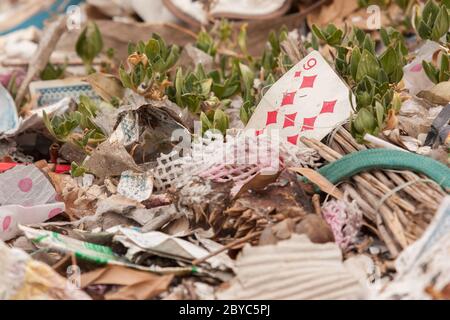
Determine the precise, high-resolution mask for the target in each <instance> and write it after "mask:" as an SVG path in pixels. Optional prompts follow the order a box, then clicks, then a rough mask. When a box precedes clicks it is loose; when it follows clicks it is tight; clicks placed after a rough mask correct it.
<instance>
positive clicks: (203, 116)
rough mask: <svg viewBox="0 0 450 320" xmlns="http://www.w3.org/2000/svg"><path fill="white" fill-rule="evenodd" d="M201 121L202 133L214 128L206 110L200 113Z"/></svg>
mask: <svg viewBox="0 0 450 320" xmlns="http://www.w3.org/2000/svg"><path fill="white" fill-rule="evenodd" d="M200 122H201V124H202V135H203V134H205V132H206V131H208V130H211V129H213V124H212V123H211V121H209V119H208V117H207V116H206V114H205V113H204V112H202V113H201V114H200Z"/></svg>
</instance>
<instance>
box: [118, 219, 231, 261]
mask: <svg viewBox="0 0 450 320" xmlns="http://www.w3.org/2000/svg"><path fill="white" fill-rule="evenodd" d="M120 232H121V233H122V234H123V235H124V236H125V239H123V237H121V236H116V237H115V240H117V241H120V242H122V243H123V244H124V245H125V246H127V245H128V246H130V245H131V244H130V243H129V241H131V242H132V244H135V245H136V246H138V247H139V248H141V250H143V251H148V252H151V253H153V254H155V255H158V256H161V257H167V258H172V259H179V260H183V261H189V262H190V261H192V260H195V259H202V258H204V257H206V256H207V255H208V254H209V253H210V252H209V251H208V250H206V249H204V248H202V247H200V246H197V245H195V244H193V243H191V242H189V241H186V240H183V239H180V238H177V237H174V236H171V235H168V234H165V233H162V232H158V231H151V232H147V233H141V232H139V231H136V230H133V229H130V228H120ZM133 251H134V250H133ZM207 262H208V263H210V265H211V266H212V267H213V268H217V267H220V266H224V263H223V259H221V258H217V257H212V258H210V259H208V260H207ZM225 267H230V265H227V266H225Z"/></svg>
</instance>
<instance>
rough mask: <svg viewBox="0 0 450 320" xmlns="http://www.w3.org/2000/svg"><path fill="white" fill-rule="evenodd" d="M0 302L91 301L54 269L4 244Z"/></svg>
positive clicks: (0, 244)
mask: <svg viewBox="0 0 450 320" xmlns="http://www.w3.org/2000/svg"><path fill="white" fill-rule="evenodd" d="M0 261H1V263H0V300H90V297H89V296H88V295H87V294H85V293H84V292H83V291H81V290H79V289H77V288H76V287H75V286H74V285H73V284H72V283H71V282H69V281H67V280H66V279H64V278H63V277H61V276H60V275H58V274H57V273H56V272H55V271H53V269H52V268H51V267H50V266H48V265H46V264H44V263H42V262H39V261H36V260H33V259H31V258H30V256H28V255H27V254H26V253H25V252H24V251H22V250H20V249H11V248H8V247H7V246H6V245H5V244H4V243H3V242H2V241H0Z"/></svg>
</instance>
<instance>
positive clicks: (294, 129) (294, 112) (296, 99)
mask: <svg viewBox="0 0 450 320" xmlns="http://www.w3.org/2000/svg"><path fill="white" fill-rule="evenodd" d="M349 97H350V89H349V88H348V87H347V85H346V84H345V83H344V82H343V81H342V80H341V78H339V76H338V75H337V74H336V72H335V71H334V70H333V69H332V68H331V67H330V65H329V64H328V63H327V62H326V61H325V59H324V58H323V57H322V56H321V55H320V53H319V52H317V51H313V52H311V53H310V54H309V55H308V56H307V57H305V58H304V59H303V60H302V61H300V62H299V63H298V64H297V65H296V66H295V67H293V68H292V69H291V70H290V71H288V72H287V73H286V74H285V75H284V76H283V77H282V78H281V79H280V80H278V81H277V82H276V83H275V84H274V85H273V86H272V87H271V88H270V90H269V91H268V92H267V93H266V95H265V96H264V97H263V99H262V100H261V102H260V104H259V105H258V107H257V108H256V110H255V113H254V115H253V116H252V118H251V119H250V121H249V123H248V125H247V127H246V129H247V130H249V129H254V130H256V134H257V135H260V134H262V133H265V132H269V131H272V130H278V131H279V135H280V139H285V140H287V141H289V142H291V143H292V144H294V145H297V144H298V143H299V138H300V137H302V136H305V137H308V138H314V139H317V140H322V139H323V138H324V137H325V136H327V135H328V134H329V133H330V132H331V131H332V130H333V129H334V128H335V127H336V126H337V125H338V124H340V123H342V122H344V121H345V120H347V119H348V118H349V117H350V115H351V113H352V108H351V103H350V98H349Z"/></svg>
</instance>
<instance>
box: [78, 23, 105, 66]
mask: <svg viewBox="0 0 450 320" xmlns="http://www.w3.org/2000/svg"><path fill="white" fill-rule="evenodd" d="M75 49H76V52H77V54H78V56H79V57H80V58H81V60H83V62H84V63H85V64H86V65H89V66H90V65H92V62H93V61H94V59H95V57H96V56H97V55H98V54H99V53H100V52H101V51H102V50H103V38H102V35H101V33H100V30H99V29H98V26H97V24H95V22H88V24H87V25H86V27H85V28H84V29H83V31H82V32H81V34H80V36H79V38H78V41H77V43H76V48H75Z"/></svg>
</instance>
